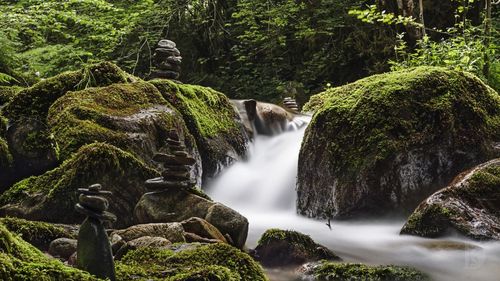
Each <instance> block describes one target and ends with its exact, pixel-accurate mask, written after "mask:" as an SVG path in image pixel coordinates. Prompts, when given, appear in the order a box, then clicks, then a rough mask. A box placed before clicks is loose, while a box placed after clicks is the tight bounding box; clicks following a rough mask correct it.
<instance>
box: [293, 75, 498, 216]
mask: <svg viewBox="0 0 500 281" xmlns="http://www.w3.org/2000/svg"><path fill="white" fill-rule="evenodd" d="M305 108H306V109H309V110H312V111H314V112H315V113H314V116H313V118H312V121H311V123H310V124H309V127H308V129H307V130H306V133H305V137H304V141H303V143H302V147H301V151H300V156H299V170H298V182H297V192H298V199H297V202H298V210H299V212H300V213H301V214H304V215H307V216H310V217H321V218H327V217H336V218H350V217H356V216H358V215H362V214H370V215H380V214H386V213H391V212H393V213H399V214H401V213H403V214H404V213H407V212H410V211H411V210H412V209H413V208H414V207H415V206H416V205H418V203H419V202H420V201H421V200H422V199H424V198H426V197H427V196H429V195H430V194H432V192H434V191H436V190H438V189H439V188H442V187H443V186H445V185H446V184H447V183H448V182H449V181H450V180H451V179H452V178H453V177H454V176H455V175H456V174H458V173H459V172H461V171H463V170H465V169H467V168H470V167H472V166H474V165H476V164H479V163H481V162H483V161H486V160H488V159H491V158H493V157H495V155H496V154H497V153H498V152H497V151H495V149H494V148H493V144H494V143H495V142H498V141H499V140H500V95H499V94H498V93H496V92H495V91H494V90H493V89H491V88H490V87H488V86H486V85H485V84H484V83H483V82H481V80H480V79H478V78H477V77H475V76H473V75H472V74H469V73H465V72H459V71H453V70H448V69H444V68H438V67H419V68H413V69H409V70H404V71H397V72H391V73H386V74H381V75H374V76H371V77H368V78H365V79H361V80H359V81H357V82H354V83H352V84H348V85H345V86H342V87H338V88H333V89H330V90H327V91H326V92H324V93H321V94H319V95H317V96H314V97H312V98H311V101H310V102H309V103H308V104H307V105H306V106H305Z"/></svg>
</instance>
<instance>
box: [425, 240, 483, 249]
mask: <svg viewBox="0 0 500 281" xmlns="http://www.w3.org/2000/svg"><path fill="white" fill-rule="evenodd" d="M419 244H420V245H421V246H422V247H424V248H426V249H429V250H435V251H469V250H481V247H479V246H476V245H474V244H470V243H465V242H459V241H425V242H421V243H419Z"/></svg>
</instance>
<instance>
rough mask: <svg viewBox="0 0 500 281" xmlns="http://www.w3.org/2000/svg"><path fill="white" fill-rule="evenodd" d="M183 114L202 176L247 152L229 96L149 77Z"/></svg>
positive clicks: (206, 175)
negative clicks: (198, 157)
mask: <svg viewBox="0 0 500 281" xmlns="http://www.w3.org/2000/svg"><path fill="white" fill-rule="evenodd" d="M150 82H151V83H152V84H153V85H155V86H156V87H157V88H158V90H159V91H160V92H161V94H162V95H163V97H164V98H165V99H167V100H168V101H169V102H170V103H171V104H172V105H173V106H174V107H175V108H176V109H177V110H179V112H180V113H181V114H182V116H183V118H184V121H185V122H186V125H187V127H188V129H189V131H190V132H191V134H192V135H193V136H194V137H195V139H196V143H197V145H198V149H199V150H200V154H201V158H202V161H203V178H208V177H212V176H215V175H216V174H217V173H218V172H220V170H221V169H222V168H223V167H224V166H227V165H229V164H231V163H232V162H233V161H235V160H236V159H237V158H238V157H240V156H243V155H244V154H245V152H246V148H247V142H248V137H247V135H246V132H245V130H244V128H243V125H242V124H241V122H240V121H239V117H238V114H237V113H236V111H235V109H234V108H233V106H232V105H231V103H230V101H229V99H228V98H227V97H226V96H225V95H224V94H222V93H219V92H217V91H215V90H213V89H211V88H207V87H202V86H198V85H188V84H180V83H176V82H174V81H171V80H165V79H162V80H152V81H150Z"/></svg>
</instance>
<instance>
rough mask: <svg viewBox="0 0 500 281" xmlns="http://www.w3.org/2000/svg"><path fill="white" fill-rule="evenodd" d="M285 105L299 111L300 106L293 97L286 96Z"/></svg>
mask: <svg viewBox="0 0 500 281" xmlns="http://www.w3.org/2000/svg"><path fill="white" fill-rule="evenodd" d="M283 105H284V106H285V107H286V108H288V109H290V110H292V111H296V112H298V111H299V106H298V105H297V102H296V101H295V99H293V98H291V97H286V98H284V99H283Z"/></svg>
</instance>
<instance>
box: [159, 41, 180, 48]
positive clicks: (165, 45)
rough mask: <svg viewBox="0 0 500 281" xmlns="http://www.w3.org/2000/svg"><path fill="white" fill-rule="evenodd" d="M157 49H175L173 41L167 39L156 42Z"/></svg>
mask: <svg viewBox="0 0 500 281" xmlns="http://www.w3.org/2000/svg"><path fill="white" fill-rule="evenodd" d="M158 47H160V48H166V49H173V48H175V47H177V45H176V44H175V42H174V41H171V40H168V39H162V40H160V41H159V42H158Z"/></svg>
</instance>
